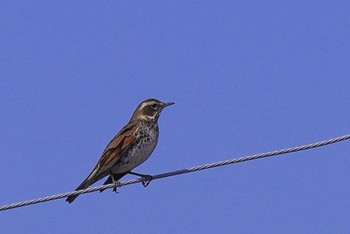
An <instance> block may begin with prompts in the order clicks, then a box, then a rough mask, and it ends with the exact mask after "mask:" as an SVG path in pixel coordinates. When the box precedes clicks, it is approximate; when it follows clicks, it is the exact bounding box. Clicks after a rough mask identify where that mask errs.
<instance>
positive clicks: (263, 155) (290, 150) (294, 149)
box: [0, 134, 350, 211]
mask: <svg viewBox="0 0 350 234" xmlns="http://www.w3.org/2000/svg"><path fill="white" fill-rule="evenodd" d="M348 139H350V134H349V135H344V136H340V137H336V138H332V139H329V140H325V141H320V142H316V143H312V144H308V145H301V146H296V147H291V148H286V149H281V150H275V151H270V152H266V153H260V154H253V155H248V156H245V157H240V158H234V159H229V160H224V161H219V162H214V163H209V164H204V165H200V166H195V167H191V168H186V169H182V170H177V171H171V172H166V173H162V174H158V175H154V176H152V180H157V179H162V178H166V177H171V176H176V175H181V174H186V173H190V172H195V171H200V170H204V169H210V168H214V167H220V166H225V165H229V164H234V163H240V162H245V161H249V160H254V159H259V158H266V157H272V156H276V155H282V154H287V153H293V152H297V151H302V150H308V149H313V148H316V147H321V146H325V145H329V144H334V143H337V142H340V141H345V140H348ZM146 181H147V178H139V179H133V180H127V181H123V182H118V183H116V184H107V185H101V186H96V187H92V188H87V189H82V190H78V191H73V192H67V193H61V194H56V195H52V196H47V197H43V198H38V199H33V200H28V201H23V202H18V203H13V204H9V205H4V206H0V211H3V210H9V209H14V208H18V207H22V206H29V205H33V204H37V203H42V202H47V201H51V200H57V199H61V198H65V197H68V196H70V195H76V194H83V193H92V192H96V191H99V190H101V189H108V188H114V187H122V186H127V185H130V184H136V183H142V182H146Z"/></svg>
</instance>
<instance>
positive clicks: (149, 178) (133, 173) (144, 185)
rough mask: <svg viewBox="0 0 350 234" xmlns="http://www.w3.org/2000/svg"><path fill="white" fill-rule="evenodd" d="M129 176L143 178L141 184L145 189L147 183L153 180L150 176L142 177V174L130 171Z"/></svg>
mask: <svg viewBox="0 0 350 234" xmlns="http://www.w3.org/2000/svg"><path fill="white" fill-rule="evenodd" d="M129 174H131V175H136V176H139V177H141V178H143V179H144V180H143V181H142V182H141V183H142V185H143V187H147V186H148V185H149V183H150V182H151V181H152V180H153V176H151V175H144V174H140V173H136V172H132V171H130V172H129Z"/></svg>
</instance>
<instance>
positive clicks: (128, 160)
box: [112, 139, 157, 174]
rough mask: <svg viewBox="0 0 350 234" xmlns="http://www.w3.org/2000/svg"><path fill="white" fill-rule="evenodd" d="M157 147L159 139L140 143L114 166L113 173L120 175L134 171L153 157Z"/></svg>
mask: <svg viewBox="0 0 350 234" xmlns="http://www.w3.org/2000/svg"><path fill="white" fill-rule="evenodd" d="M156 145H157V139H153V140H150V141H149V142H147V141H146V142H140V143H139V144H137V145H135V146H134V147H132V149H131V150H130V151H129V152H128V153H127V154H125V155H123V156H122V157H121V159H120V160H119V161H118V162H117V163H116V164H115V166H113V168H112V173H114V174H119V173H124V172H128V171H131V170H133V169H134V168H135V167H137V166H139V165H140V164H142V163H143V162H145V161H146V160H147V159H148V158H149V157H150V156H151V154H152V152H153V150H154V148H155V147H156Z"/></svg>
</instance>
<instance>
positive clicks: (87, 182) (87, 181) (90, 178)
mask: <svg viewBox="0 0 350 234" xmlns="http://www.w3.org/2000/svg"><path fill="white" fill-rule="evenodd" d="M96 173H97V169H96V168H95V169H94V170H93V171H92V172H91V173H90V175H89V176H88V177H87V178H86V179H85V180H84V181H83V182H82V183H81V184H80V185H79V186H78V187H77V188H76V189H75V191H77V190H81V189H86V188H87V187H89V186H90V185H92V184H93V183H95V182H96V181H97V180H96ZM78 196H79V195H70V196H68V197H67V199H66V202H68V203H72V202H73V201H74V200H75V199H76V198H77V197H78Z"/></svg>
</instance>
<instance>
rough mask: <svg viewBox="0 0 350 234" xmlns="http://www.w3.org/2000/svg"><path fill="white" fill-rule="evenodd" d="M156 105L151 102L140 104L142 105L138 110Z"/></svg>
mask: <svg viewBox="0 0 350 234" xmlns="http://www.w3.org/2000/svg"><path fill="white" fill-rule="evenodd" d="M154 103H156V102H155V101H151V102H144V103H142V105H141V106H140V110H142V109H143V108H144V107H145V106H148V105H152V104H154Z"/></svg>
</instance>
